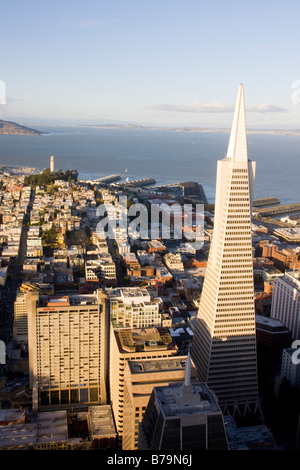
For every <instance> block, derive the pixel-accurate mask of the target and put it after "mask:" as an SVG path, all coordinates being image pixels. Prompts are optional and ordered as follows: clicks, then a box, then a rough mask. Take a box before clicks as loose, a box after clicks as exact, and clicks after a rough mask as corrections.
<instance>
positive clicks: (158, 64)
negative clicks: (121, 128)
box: [0, 0, 300, 129]
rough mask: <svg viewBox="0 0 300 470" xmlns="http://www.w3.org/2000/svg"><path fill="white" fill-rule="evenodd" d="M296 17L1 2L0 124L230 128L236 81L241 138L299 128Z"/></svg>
mask: <svg viewBox="0 0 300 470" xmlns="http://www.w3.org/2000/svg"><path fill="white" fill-rule="evenodd" d="M297 12H298V13H299V5H298V4H297V3H296V2H295V1H290V2H288V4H285V6H284V9H283V7H282V5H281V4H280V3H279V2H275V3H274V2H272V3H271V2H270V1H266V2H264V3H263V4H261V3H258V2H254V3H253V2H252V3H251V4H247V3H246V4H244V3H243V4H240V3H238V2H236V1H230V2H229V3H226V4H222V3H221V2H220V1H215V2H213V3H210V4H205V3H204V2H197V1H195V0H189V1H188V2H185V3H184V5H183V4H182V3H181V2H178V1H175V2H172V3H171V2H170V1H165V2H158V1H156V0H155V1H154V2H151V6H149V5H145V4H141V2H137V1H136V0H131V1H129V2H126V3H123V2H121V1H116V0H114V1H113V2H109V3H105V4H104V3H103V2H100V3H99V2H96V1H94V0H91V1H89V2H88V5H87V4H86V3H83V1H81V0H77V1H75V2H72V3H71V2H69V1H67V0H65V1H64V2H59V3H58V2H57V1H56V0H55V1H54V2H52V3H51V9H50V8H49V9H47V8H46V7H45V5H44V4H41V3H40V2H37V1H34V0H31V1H30V2H29V3H28V2H27V3H26V4H23V3H22V2H21V1H20V0H17V2H15V3H14V5H13V6H12V5H11V4H10V3H9V2H7V1H4V2H3V4H2V9H1V16H2V22H3V24H2V28H1V33H0V38H1V43H2V44H3V45H4V47H3V49H2V58H1V61H0V80H1V82H2V83H4V84H5V93H6V104H0V119H5V120H17V121H22V122H24V121H26V122H27V121H29V122H30V121H35V122H38V121H40V122H41V123H48V124H49V123H50V122H51V123H57V124H59V123H65V122H68V123H74V124H76V123H77V124H80V123H82V124H84V123H90V124H93V123H100V124H101V123H109V122H120V123H127V122H133V123H140V124H142V125H143V124H144V125H168V126H192V125H193V126H196V127H216V128H228V127H230V124H231V115H232V112H233V109H234V103H233V99H234V97H233V95H232V90H233V89H235V88H234V87H235V86H238V84H239V83H240V82H243V83H244V84H245V86H246V89H247V103H248V107H247V110H246V111H247V125H248V128H251V127H255V128H262V129H263V128H277V129H279V128H282V129H294V128H297V127H299V126H298V123H299V109H300V108H299V93H298V92H299V89H300V85H299V81H300V80H299V79H300V77H299V74H298V67H297V63H296V62H297V61H296V60H295V58H296V55H297V50H298V47H297V46H298V43H299V37H298V34H297V18H298V16H299V15H298V14H297ZM297 74H298V75H297Z"/></svg>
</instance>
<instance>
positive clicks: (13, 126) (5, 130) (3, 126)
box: [0, 120, 43, 135]
mask: <svg viewBox="0 0 300 470" xmlns="http://www.w3.org/2000/svg"><path fill="white" fill-rule="evenodd" d="M0 134H7V135H8V134H10V135H41V134H43V132H40V131H37V130H35V129H31V128H30V127H26V126H22V125H21V124H17V123H16V122H12V121H2V120H0Z"/></svg>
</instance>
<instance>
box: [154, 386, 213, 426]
mask: <svg viewBox="0 0 300 470" xmlns="http://www.w3.org/2000/svg"><path fill="white" fill-rule="evenodd" d="M154 390H155V394H156V396H157V399H158V400H159V402H160V405H161V408H162V410H163V413H164V415H165V417H166V418H168V417H172V416H178V417H180V416H186V415H192V414H197V415H199V414H200V413H202V414H206V413H211V412H220V408H219V406H218V404H217V400H216V398H215V395H214V394H213V392H212V391H211V390H210V389H209V388H208V386H207V385H206V383H205V382H197V383H192V384H191V385H190V386H185V385H184V384H178V383H173V384H170V385H169V386H167V387H154Z"/></svg>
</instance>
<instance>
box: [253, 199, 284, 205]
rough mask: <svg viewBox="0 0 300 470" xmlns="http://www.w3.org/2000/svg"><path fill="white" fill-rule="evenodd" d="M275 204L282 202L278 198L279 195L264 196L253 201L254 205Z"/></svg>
mask: <svg viewBox="0 0 300 470" xmlns="http://www.w3.org/2000/svg"><path fill="white" fill-rule="evenodd" d="M273 204H280V201H279V199H277V197H264V198H261V199H254V201H253V207H263V206H270V205H273Z"/></svg>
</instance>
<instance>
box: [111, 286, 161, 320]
mask: <svg viewBox="0 0 300 470" xmlns="http://www.w3.org/2000/svg"><path fill="white" fill-rule="evenodd" d="M109 299H110V318H111V322H112V325H113V327H114V328H144V327H148V326H160V325H161V312H160V306H161V304H162V300H161V299H160V298H156V299H152V298H151V295H150V294H149V292H148V291H147V290H146V289H142V288H140V287H125V288H117V289H114V290H112V292H111V294H110V296H109Z"/></svg>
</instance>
